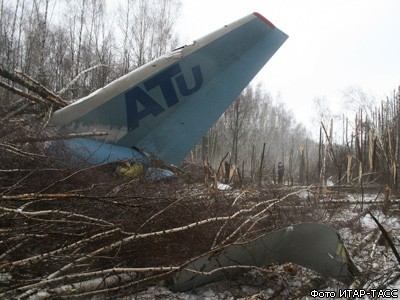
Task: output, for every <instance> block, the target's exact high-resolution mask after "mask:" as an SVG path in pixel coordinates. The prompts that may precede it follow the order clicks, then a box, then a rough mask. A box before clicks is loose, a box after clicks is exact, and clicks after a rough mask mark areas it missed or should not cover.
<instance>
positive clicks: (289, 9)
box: [178, 0, 400, 122]
mask: <svg viewBox="0 0 400 300" xmlns="http://www.w3.org/2000/svg"><path fill="white" fill-rule="evenodd" d="M182 1H183V8H182V14H181V17H180V22H179V26H178V30H179V32H180V34H181V37H182V41H183V42H184V43H190V42H191V41H192V40H194V39H196V38H199V37H201V36H203V35H205V34H207V33H209V32H211V31H213V30H215V29H217V28H219V27H221V26H223V25H225V24H228V23H230V22H232V21H234V20H236V19H239V18H241V17H243V16H245V15H247V14H250V13H252V12H254V11H257V12H259V13H261V14H262V15H264V16H265V17H266V18H267V19H269V20H270V21H271V22H272V23H274V24H275V25H276V26H277V27H278V28H280V29H281V30H283V31H284V32H285V33H286V34H288V35H289V39H288V40H287V41H286V43H285V44H284V45H283V46H282V48H281V49H280V50H279V51H278V52H277V53H276V54H275V56H274V57H273V58H272V59H271V60H270V61H269V62H268V64H267V65H266V67H264V69H263V70H262V71H261V72H260V74H259V75H258V76H257V77H256V81H257V82H259V81H262V82H263V83H264V85H265V87H266V89H267V90H269V91H270V92H271V93H272V95H273V96H276V95H278V94H280V95H281V99H282V101H284V102H285V103H286V106H287V107H288V108H290V109H292V111H293V112H294V113H295V116H296V117H297V119H298V120H299V121H304V122H309V121H310V118H311V117H312V113H313V99H314V98H315V97H326V98H327V99H328V101H329V102H331V103H335V102H336V103H337V102H339V101H340V99H341V98H342V91H343V90H344V89H345V88H346V87H348V86H359V87H361V88H362V89H364V90H365V91H366V92H369V93H372V94H374V95H376V97H377V98H378V99H379V100H381V99H385V97H386V95H390V94H392V93H393V90H394V89H395V88H396V87H397V86H398V85H400V39H399V36H400V18H398V14H399V12H400V1H397V0H382V1H376V0H334V1H333V0H330V1H326V0H296V1H295V0H279V1H278V0H246V1H236V0H234V1H233V0H203V1H193V0H182Z"/></svg>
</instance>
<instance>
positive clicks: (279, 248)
mask: <svg viewBox="0 0 400 300" xmlns="http://www.w3.org/2000/svg"><path fill="white" fill-rule="evenodd" d="M287 262H292V263H296V264H298V265H301V266H304V267H306V268H309V269H311V270H314V271H316V272H318V273H320V274H322V275H324V276H329V277H332V278H335V279H337V280H339V281H341V282H343V283H345V284H351V283H352V282H353V281H354V280H355V278H356V277H357V276H359V275H360V272H359V270H358V269H357V267H356V266H355V265H354V263H353V261H352V260H351V258H350V256H349V254H348V252H347V250H346V248H345V246H344V244H343V241H342V239H341V238H340V235H339V233H338V232H337V231H336V230H335V229H333V228H331V227H329V226H326V225H323V224H318V223H300V224H296V225H293V226H289V227H287V228H284V229H281V230H277V231H274V232H271V233H268V234H266V235H264V236H262V237H259V238H257V239H255V240H252V241H250V242H246V243H241V244H236V245H231V246H228V247H224V248H220V249H216V250H214V251H212V252H210V253H208V254H206V255H204V256H201V257H199V258H197V259H195V260H193V261H191V262H190V263H188V264H187V265H186V266H185V267H184V268H183V269H182V270H181V271H179V272H177V273H176V274H175V276H174V277H173V282H172V283H170V285H171V289H172V290H174V291H179V292H181V291H187V290H191V289H194V288H196V287H199V286H201V285H204V284H207V283H210V282H213V281H216V280H221V279H224V278H225V279H229V278H230V277H231V276H232V275H233V274H235V273H237V272H238V270H240V269H241V268H245V267H262V266H267V265H271V264H274V263H277V264H282V263H287Z"/></svg>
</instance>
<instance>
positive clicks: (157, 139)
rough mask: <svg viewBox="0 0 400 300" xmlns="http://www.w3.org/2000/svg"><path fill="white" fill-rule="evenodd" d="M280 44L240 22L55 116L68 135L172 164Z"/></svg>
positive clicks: (266, 27)
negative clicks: (85, 135)
mask: <svg viewBox="0 0 400 300" xmlns="http://www.w3.org/2000/svg"><path fill="white" fill-rule="evenodd" d="M286 39H287V35H286V34H284V33H283V32H282V31H280V30H279V29H277V28H276V27H275V26H274V25H273V24H272V23H270V22H269V21H268V20H266V19H265V18H264V17H262V16H261V15H260V14H258V13H254V14H251V15H248V16H247V17H244V18H242V19H240V20H238V21H236V22H234V23H232V24H230V25H227V26H225V27H223V28H222V29H220V30H217V31H215V32H213V33H211V34H209V35H207V36H205V37H203V38H201V39H199V40H197V41H195V42H194V43H193V44H192V45H189V46H184V47H181V48H179V49H177V50H174V51H173V52H171V53H169V54H167V55H164V56H162V57H160V58H159V59H157V60H155V61H152V62H150V63H148V64H146V65H144V66H142V67H140V68H138V69H136V70H134V71H132V72H131V73H129V74H127V75H125V76H123V77H121V78H119V79H117V80H115V81H114V82H112V83H110V84H108V85H107V86H105V87H103V88H101V89H99V90H97V91H96V92H94V93H92V94H90V95H89V96H87V97H85V98H83V99H81V100H79V101H77V102H75V103H73V104H71V105H69V106H67V107H65V108H62V109H60V110H58V111H56V112H55V113H54V115H53V117H52V122H53V123H54V124H56V125H59V126H61V127H63V128H64V129H66V130H68V131H73V132H91V131H94V130H98V131H107V132H108V133H109V134H108V135H107V136H106V137H99V139H98V140H100V141H103V142H106V143H111V144H116V145H119V146H123V147H129V148H130V147H136V148H138V149H140V150H142V151H145V152H148V153H150V154H153V155H155V156H157V157H159V158H160V159H162V160H164V161H166V162H168V163H172V164H179V163H180V162H181V161H182V160H183V159H184V158H185V157H186V156H187V154H188V153H189V152H190V150H191V149H193V147H194V146H195V145H196V143H197V142H198V141H199V140H200V138H201V137H202V136H203V135H204V134H205V133H206V132H207V131H208V130H209V128H210V127H211V126H212V125H213V124H214V123H215V122H216V121H217V120H218V118H219V117H220V116H221V115H222V114H223V113H224V112H225V110H226V109H227V108H228V106H229V105H230V104H231V103H232V102H233V101H234V100H235V99H236V97H237V96H238V95H239V94H240V93H241V91H242V90H243V89H244V88H245V87H246V86H247V85H248V83H249V82H250V81H251V80H252V79H253V77H254V76H255V75H256V74H257V73H258V72H259V71H260V69H261V68H262V67H263V66H264V65H265V64H266V62H267V61H268V60H269V59H270V58H271V57H272V55H273V54H274V53H275V52H276V51H277V50H278V49H279V47H280V46H281V45H282V44H283V43H284V41H285V40H286Z"/></svg>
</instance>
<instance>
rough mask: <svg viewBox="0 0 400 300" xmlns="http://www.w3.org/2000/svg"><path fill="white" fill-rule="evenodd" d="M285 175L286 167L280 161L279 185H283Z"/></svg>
mask: <svg viewBox="0 0 400 300" xmlns="http://www.w3.org/2000/svg"><path fill="white" fill-rule="evenodd" d="M284 173H285V166H284V165H283V163H282V162H281V161H280V162H278V184H282V183H283V174H284Z"/></svg>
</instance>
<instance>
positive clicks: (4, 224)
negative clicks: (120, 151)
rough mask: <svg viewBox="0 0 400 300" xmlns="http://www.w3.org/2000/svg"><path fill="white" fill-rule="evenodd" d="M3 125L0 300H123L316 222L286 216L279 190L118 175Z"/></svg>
mask: <svg viewBox="0 0 400 300" xmlns="http://www.w3.org/2000/svg"><path fill="white" fill-rule="evenodd" d="M7 126H9V127H10V128H8V130H7V132H12V134H4V135H2V136H1V138H0V144H1V146H0V166H1V168H0V298H13V297H21V298H24V297H28V296H31V297H32V298H33V299H34V298H37V299H40V298H48V297H52V296H57V297H66V298H70V297H72V296H84V297H88V296H90V295H97V294H107V293H112V294H113V295H115V294H116V293H118V294H120V295H125V294H132V293H133V292H134V291H137V290H140V289H142V288H144V287H145V286H147V285H148V284H152V283H154V282H158V281H160V280H163V279H166V278H168V276H170V275H171V274H172V273H173V272H176V271H177V270H179V269H181V268H183V267H184V265H185V263H186V262H188V261H189V260H190V259H193V258H194V257H197V256H199V255H202V254H203V253H206V252H208V251H210V250H211V249H213V248H217V247H219V246H223V245H229V244H231V243H234V242H236V241H239V240H240V241H243V240H247V239H251V238H254V237H257V236H260V235H263V234H265V233H267V232H270V231H272V230H275V229H278V228H282V227H284V226H286V225H289V224H291V223H293V222H296V220H297V221H305V220H306V221H310V220H312V219H314V220H315V218H316V216H315V214H313V213H312V212H311V210H309V209H304V214H302V215H300V216H301V217H302V218H303V220H299V218H300V217H299V216H298V215H297V214H298V212H299V211H298V210H297V209H296V210H295V211H293V210H292V211H290V210H288V209H287V206H288V205H289V206H290V205H293V206H296V203H297V202H296V201H297V200H296V199H297V198H295V197H294V196H290V195H285V194H284V192H283V191H281V190H275V191H274V190H269V191H257V190H254V189H247V190H246V189H241V190H233V191H229V192H221V191H218V190H217V189H214V190H212V189H211V190H210V188H209V183H208V182H204V181H203V180H200V181H193V180H189V179H188V178H190V176H189V175H190V174H185V171H183V173H182V174H183V175H178V176H177V177H176V178H174V179H173V180H169V181H168V182H152V181H149V180H147V179H146V178H145V177H140V176H139V177H134V178H131V177H123V176H121V175H120V174H118V173H117V172H116V169H117V166H118V165H116V164H107V165H99V166H92V165H88V164H85V162H78V161H77V160H76V159H74V157H72V155H71V153H68V151H67V150H66V149H65V148H64V146H63V143H62V142H57V143H54V142H52V144H51V146H50V147H49V145H48V143H47V142H43V141H41V139H43V137H45V136H48V135H49V132H51V131H50V130H48V129H43V130H39V128H42V127H41V123H40V122H38V121H37V122H36V123H32V124H31V126H30V127H28V126H21V123H20V122H9V123H8V125H7ZM16 126H17V127H16ZM16 139H18V140H19V141H20V142H17V141H16ZM22 141H23V142H22ZM10 145H11V146H10ZM200 168H201V167H200ZM297 204H298V203H297ZM283 207H284V208H283ZM296 218H297V219H296Z"/></svg>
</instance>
